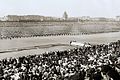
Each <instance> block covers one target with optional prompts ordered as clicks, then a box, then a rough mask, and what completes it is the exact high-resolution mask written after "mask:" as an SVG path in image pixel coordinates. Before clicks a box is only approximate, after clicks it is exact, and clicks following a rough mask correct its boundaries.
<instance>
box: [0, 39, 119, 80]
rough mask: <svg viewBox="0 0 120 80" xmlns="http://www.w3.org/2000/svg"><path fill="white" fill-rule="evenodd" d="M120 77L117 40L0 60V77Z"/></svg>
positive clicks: (96, 79) (46, 79)
mask: <svg viewBox="0 0 120 80" xmlns="http://www.w3.org/2000/svg"><path fill="white" fill-rule="evenodd" d="M112 79H113V80H120V40H118V41H117V42H111V43H110V44H108V45H105V44H100V45H92V46H90V47H84V46H83V47H79V48H74V49H70V50H65V51H54V52H48V53H43V54H40V55H29V56H21V57H18V58H7V59H2V60H0V80H112Z"/></svg>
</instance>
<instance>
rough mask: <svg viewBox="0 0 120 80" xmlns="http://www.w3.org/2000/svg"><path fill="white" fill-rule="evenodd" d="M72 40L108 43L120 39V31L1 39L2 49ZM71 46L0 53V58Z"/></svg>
mask: <svg viewBox="0 0 120 80" xmlns="http://www.w3.org/2000/svg"><path fill="white" fill-rule="evenodd" d="M72 40H74V41H77V42H81V43H84V42H87V43H91V44H107V43H109V42H113V41H117V40H120V32H114V33H101V34H92V35H61V36H45V37H31V38H18V39H12V40H9V39H7V40H0V51H5V50H11V49H17V48H24V47H30V46H40V45H49V44H69V42H70V41H72ZM70 48H73V47H71V46H54V47H48V48H39V49H32V50H25V51H18V52H9V53H0V59H3V58H8V57H19V56H26V55H31V54H41V53H44V52H46V51H58V50H65V49H70Z"/></svg>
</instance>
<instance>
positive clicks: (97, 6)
mask: <svg viewBox="0 0 120 80" xmlns="http://www.w3.org/2000/svg"><path fill="white" fill-rule="evenodd" d="M64 11H67V13H68V15H69V16H93V17H95V16H98V17H99V16H103V17H115V16H118V15H120V0H0V16H5V15H8V14H13V15H16V14H17V15H44V16H58V17H61V16H62V15H63V12H64Z"/></svg>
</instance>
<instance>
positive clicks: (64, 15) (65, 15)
mask: <svg viewBox="0 0 120 80" xmlns="http://www.w3.org/2000/svg"><path fill="white" fill-rule="evenodd" d="M63 19H64V20H67V19H68V14H67V12H66V11H65V12H64V14H63Z"/></svg>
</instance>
